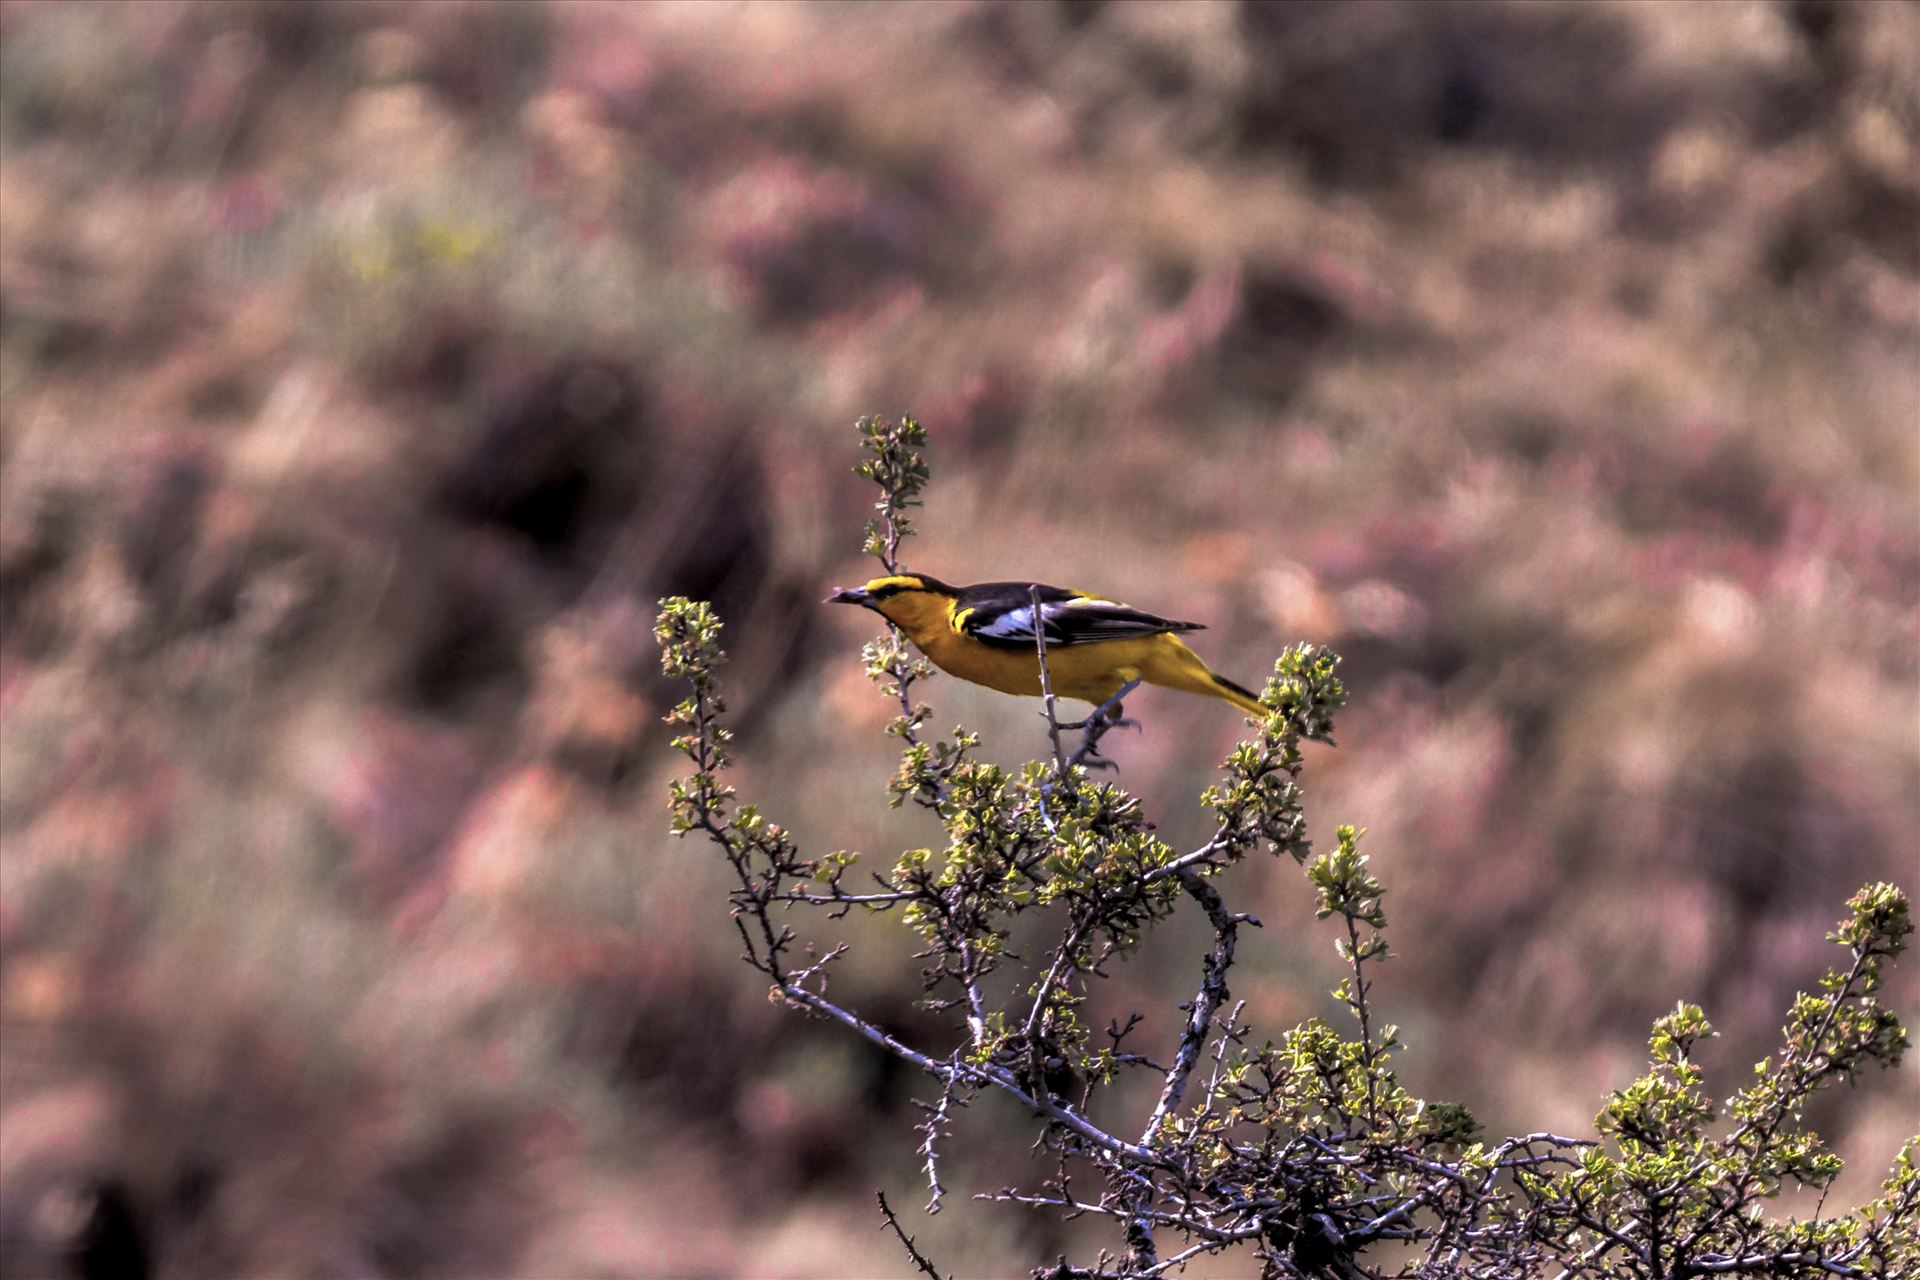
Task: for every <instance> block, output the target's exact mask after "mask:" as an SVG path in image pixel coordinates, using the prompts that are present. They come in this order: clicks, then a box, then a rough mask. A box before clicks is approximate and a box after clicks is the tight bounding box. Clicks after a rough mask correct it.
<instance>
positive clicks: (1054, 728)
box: [1027, 582, 1067, 779]
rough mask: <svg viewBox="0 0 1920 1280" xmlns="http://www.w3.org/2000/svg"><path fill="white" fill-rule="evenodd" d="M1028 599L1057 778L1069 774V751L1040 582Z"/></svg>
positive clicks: (1032, 588)
mask: <svg viewBox="0 0 1920 1280" xmlns="http://www.w3.org/2000/svg"><path fill="white" fill-rule="evenodd" d="M1027 599H1028V600H1030V601H1032V602H1033V605H1032V610H1033V647H1034V651H1035V652H1036V653H1037V654H1038V655H1039V658H1040V697H1041V699H1042V701H1043V702H1044V704H1045V705H1044V707H1043V709H1042V711H1041V714H1042V715H1044V716H1046V718H1047V737H1049V738H1051V739H1052V740H1053V774H1054V776H1055V777H1056V778H1062V779H1064V778H1065V777H1066V776H1067V753H1066V750H1065V749H1064V748H1063V747H1061V745H1060V719H1059V717H1058V716H1057V715H1055V714H1054V708H1053V679H1052V677H1051V676H1050V675H1049V674H1048V672H1047V628H1046V625H1045V624H1044V623H1043V622H1042V621H1041V618H1040V584H1039V583H1037V582H1036V583H1034V584H1032V585H1031V586H1029V587H1028V588H1027Z"/></svg>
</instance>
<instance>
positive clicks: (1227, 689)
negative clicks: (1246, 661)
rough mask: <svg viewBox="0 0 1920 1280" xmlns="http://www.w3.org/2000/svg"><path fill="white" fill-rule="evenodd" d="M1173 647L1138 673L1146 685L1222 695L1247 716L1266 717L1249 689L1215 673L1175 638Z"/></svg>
mask: <svg viewBox="0 0 1920 1280" xmlns="http://www.w3.org/2000/svg"><path fill="white" fill-rule="evenodd" d="M1174 645H1175V646H1177V648H1176V647H1170V648H1169V649H1168V650H1166V651H1164V656H1163V655H1162V654H1156V655H1155V660H1154V661H1152V662H1150V663H1149V664H1148V665H1146V666H1145V667H1143V668H1142V670H1141V672H1140V674H1141V676H1142V677H1143V678H1144V679H1145V680H1146V681H1147V682H1148V683H1149V684H1157V685H1164V686H1166V687H1167V688H1169V689H1184V690H1185V691H1186V692H1188V693H1199V694H1205V695H1206V696H1208V697H1210V698H1221V699H1224V700H1225V701H1227V702H1231V703H1232V704H1233V705H1234V706H1236V707H1238V708H1240V709H1241V710H1242V711H1244V712H1246V713H1247V714H1248V715H1250V716H1253V717H1254V718H1255V719H1258V720H1265V719H1266V718H1267V715H1268V708H1266V707H1264V706H1262V705H1261V703H1260V699H1258V698H1257V697H1255V696H1254V695H1253V693H1252V691H1250V690H1248V689H1246V688H1244V687H1243V686H1241V685H1237V684H1235V683H1234V682H1233V681H1231V680H1229V679H1227V678H1226V677H1225V676H1217V675H1215V674H1214V673H1213V671H1212V669H1211V668H1209V667H1208V666H1207V664H1206V663H1205V662H1203V661H1201V659H1200V655H1199V654H1197V653H1195V652H1194V651H1193V650H1191V649H1189V648H1187V646H1186V645H1184V644H1181V643H1180V642H1179V641H1178V640H1175V641H1174Z"/></svg>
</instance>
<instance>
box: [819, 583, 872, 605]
mask: <svg viewBox="0 0 1920 1280" xmlns="http://www.w3.org/2000/svg"><path fill="white" fill-rule="evenodd" d="M872 600H873V596H872V595H871V594H869V593H868V592H867V591H866V589H865V588H862V587H847V588H845V589H844V590H840V591H836V592H834V593H833V594H832V595H830V596H828V597H827V598H826V600H825V601H823V603H825V604H868V603H870V602H871V601H872Z"/></svg>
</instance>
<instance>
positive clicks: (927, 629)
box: [827, 573, 1267, 719]
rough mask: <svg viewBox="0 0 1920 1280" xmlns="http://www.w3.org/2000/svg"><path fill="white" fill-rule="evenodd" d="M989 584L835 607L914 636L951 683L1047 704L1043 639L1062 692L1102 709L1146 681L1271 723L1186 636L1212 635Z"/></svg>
mask: <svg viewBox="0 0 1920 1280" xmlns="http://www.w3.org/2000/svg"><path fill="white" fill-rule="evenodd" d="M1039 596H1040V603H1039V608H1038V609H1037V610H1036V609H1035V607H1034V599H1033V586H1032V584H1029V583H1025V582H982V583H979V584H978V585H976V586H971V587H952V586H948V585H947V584H946V583H944V582H942V581H940V580H939V579H938V578H930V577H928V576H927V575H926V574H924V573H897V574H893V575H891V576H889V577H885V578H875V579H874V580H873V581H871V582H869V583H867V584H865V585H864V586H859V587H849V588H847V589H846V590H843V591H836V592H834V593H833V594H832V595H831V596H829V597H827V600H828V603H830V604H858V605H865V606H866V607H867V608H869V609H872V610H873V611H874V612H876V613H878V614H880V615H881V616H882V617H884V618H886V619H887V620H888V621H890V622H893V623H895V624H896V625H897V626H899V628H900V629H901V630H902V631H904V632H906V633H907V638H908V639H909V640H911V641H913V643H914V644H915V645H916V646H918V647H919V649H920V652H922V653H924V654H926V655H927V657H928V658H930V659H931V660H932V661H933V664H934V665H935V666H937V667H939V668H940V669H941V670H942V671H945V672H947V673H948V674H949V675H955V676H959V677H960V678H961V679H962V680H971V681H973V683H975V684H983V685H985V686H987V688H989V689H998V690H999V691H1000V692H1002V693H1018V694H1032V695H1037V694H1039V693H1040V692H1041V689H1040V658H1039V654H1038V653H1037V651H1036V643H1035V638H1034V637H1035V634H1036V631H1037V632H1038V633H1039V634H1043V635H1045V636H1046V644H1047V678H1048V682H1049V683H1050V684H1052V686H1053V692H1054V693H1055V694H1056V695H1057V696H1059V697H1063V698H1079V699H1081V700H1083V701H1086V702H1091V703H1093V704H1094V705H1095V706H1101V705H1104V704H1105V703H1107V702H1108V701H1109V700H1111V699H1112V698H1114V697H1115V696H1116V695H1117V694H1119V693H1120V692H1121V691H1122V690H1124V689H1125V688H1126V687H1127V686H1128V685H1130V684H1132V683H1134V682H1135V681H1139V682H1142V683H1145V684H1157V685H1163V686H1165V687H1166V688H1169V689H1182V690H1185V691H1186V692H1188V693H1200V694H1205V695H1207V696H1208V697H1212V698H1222V699H1224V700H1226V701H1228V702H1231V703H1232V704H1233V705H1234V706H1236V707H1238V708H1240V709H1241V710H1242V711H1244V712H1246V713H1247V714H1248V715H1250V716H1257V717H1259V718H1261V719H1264V718H1265V717H1266V715H1267V708H1266V707H1263V706H1261V705H1260V701H1259V699H1258V698H1256V697H1255V696H1254V695H1253V694H1252V693H1251V692H1249V691H1248V690H1247V689H1245V688H1243V687H1242V686H1240V685H1237V684H1235V683H1234V682H1233V681H1231V680H1228V679H1226V678H1225V677H1224V676H1217V675H1215V674H1214V673H1213V672H1212V671H1211V670H1209V669H1208V667H1207V664H1206V663H1204V662H1202V661H1201V660H1200V655H1199V654H1197V653H1195V652H1194V651H1193V650H1191V649H1189V648H1187V645H1186V642H1185V641H1183V640H1181V639H1180V634H1181V633H1183V632H1188V631H1203V630H1205V628H1204V627H1203V626H1202V625H1201V624H1200V623H1198V622H1175V621H1173V620H1171V619H1168V618H1162V617H1158V616H1156V615H1154V614H1151V613H1148V612H1146V611H1145V610H1142V609H1135V608H1131V607H1130V606H1128V605H1124V604H1120V603H1119V602H1118V601H1114V600H1108V599H1106V598H1104V597H1102V596H1096V595H1089V594H1087V593H1086V592H1084V591H1067V590H1064V589H1063V588H1060V587H1048V586H1041V587H1040V588H1039Z"/></svg>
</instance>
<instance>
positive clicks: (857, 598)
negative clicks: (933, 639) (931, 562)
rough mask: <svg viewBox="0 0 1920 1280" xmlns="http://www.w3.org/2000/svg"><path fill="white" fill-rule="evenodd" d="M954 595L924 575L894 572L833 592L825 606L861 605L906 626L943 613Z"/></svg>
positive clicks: (939, 583)
mask: <svg viewBox="0 0 1920 1280" xmlns="http://www.w3.org/2000/svg"><path fill="white" fill-rule="evenodd" d="M956 594H957V593H956V592H955V591H954V589H953V588H952V587H950V586H948V585H947V584H946V583H944V582H942V581H940V579H938V578H931V577H928V576H927V575H926V574H924V573H894V574H889V575H887V576H886V577H884V578H875V579H873V580H872V581H871V582H865V583H862V584H861V585H860V586H857V587H846V588H843V589H842V590H839V591H836V592H834V593H833V594H832V595H830V596H828V597H827V603H828V604H859V605H865V606H866V607H867V608H869V609H872V610H873V611H874V612H875V613H878V614H880V615H881V616H882V617H884V618H886V619H887V620H888V621H890V622H898V623H900V624H901V625H903V626H908V625H911V624H913V623H915V622H919V621H922V620H924V619H927V618H930V617H933V616H936V615H939V614H943V613H945V612H946V608H947V605H948V604H949V603H950V602H951V601H952V600H953V598H954V596H955V595H956Z"/></svg>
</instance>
